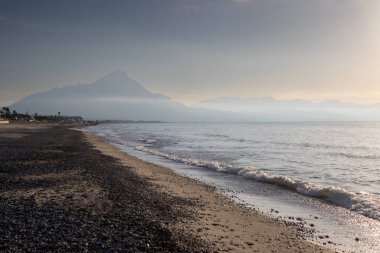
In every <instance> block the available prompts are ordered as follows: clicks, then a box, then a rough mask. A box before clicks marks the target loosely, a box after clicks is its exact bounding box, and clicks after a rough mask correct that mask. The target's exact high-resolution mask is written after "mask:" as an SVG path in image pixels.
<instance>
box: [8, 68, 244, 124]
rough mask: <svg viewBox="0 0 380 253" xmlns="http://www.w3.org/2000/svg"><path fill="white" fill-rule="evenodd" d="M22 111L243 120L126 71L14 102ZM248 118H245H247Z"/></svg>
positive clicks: (91, 116) (120, 117) (127, 117)
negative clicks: (149, 86) (185, 101)
mask: <svg viewBox="0 0 380 253" xmlns="http://www.w3.org/2000/svg"><path fill="white" fill-rule="evenodd" d="M10 108H11V109H12V110H16V111H19V112H26V111H28V112H29V113H35V112H36V113H38V114H41V115H56V114H57V113H58V112H61V114H62V115H79V116H82V117H84V118H87V119H109V120H116V119H118V120H148V121H151V120H157V121H195V122H197V121H203V122H204V121H242V120H243V118H241V117H240V116H239V115H238V114H235V113H223V112H218V111H213V110H208V109H199V108H188V107H186V106H184V105H182V104H180V103H177V102H175V101H173V100H171V99H170V98H168V97H166V96H164V95H161V94H154V93H151V92H149V91H148V90H146V89H145V88H144V87H143V86H142V85H141V84H139V83H138V82H137V81H135V80H133V79H131V78H129V77H128V75H127V74H126V73H124V72H122V71H115V72H112V73H110V74H108V75H106V76H105V77H102V78H101V79H99V80H97V81H95V82H93V83H89V84H77V85H70V86H65V87H62V88H54V89H51V90H48V91H46V92H41V93H36V94H32V95H30V96H27V97H25V98H23V99H21V100H20V101H18V102H16V103H14V104H12V105H10ZM243 121H244V120H243Z"/></svg>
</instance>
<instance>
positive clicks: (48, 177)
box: [0, 124, 330, 252]
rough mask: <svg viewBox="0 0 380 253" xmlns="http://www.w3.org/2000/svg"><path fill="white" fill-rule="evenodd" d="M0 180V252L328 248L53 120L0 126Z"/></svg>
mask: <svg viewBox="0 0 380 253" xmlns="http://www.w3.org/2000/svg"><path fill="white" fill-rule="evenodd" d="M0 185H1V188H0V217H1V219H0V251H2V252H27V251H28V252H73V251H80V252H104V251H107V252H330V250H329V249H326V248H323V247H320V246H318V245H315V244H313V243H311V242H308V241H307V240H306V239H305V238H304V234H302V233H299V232H296V230H295V229H294V227H292V226H287V225H285V224H284V223H281V222H279V221H277V220H274V219H272V218H269V217H266V216H264V215H262V214H260V213H258V212H256V211H254V210H250V209H247V208H245V207H243V206H240V205H238V204H236V203H234V202H232V201H231V200H229V199H227V198H226V197H224V196H223V195H222V194H220V193H219V192H218V191H217V190H216V189H215V188H213V187H211V186H208V185H206V184H204V183H201V182H198V181H196V180H193V179H189V178H186V177H182V176H179V175H177V174H175V173H174V172H172V171H171V170H170V169H167V168H164V167H160V166H157V165H154V164H150V163H147V162H144V161H142V160H139V159H137V158H135V157H132V156H129V155H127V154H126V153H124V152H121V151H120V150H118V149H117V148H115V147H114V146H112V145H110V144H108V143H106V142H105V141H104V140H103V139H102V138H100V137H97V136H95V135H94V134H92V133H88V132H81V131H77V130H72V129H68V128H67V127H63V126H57V125H41V124H36V125H34V124H32V125H12V126H10V125H9V126H8V125H7V126H5V127H2V126H0ZM301 232H302V229H301Z"/></svg>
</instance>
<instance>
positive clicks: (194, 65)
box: [0, 0, 380, 105]
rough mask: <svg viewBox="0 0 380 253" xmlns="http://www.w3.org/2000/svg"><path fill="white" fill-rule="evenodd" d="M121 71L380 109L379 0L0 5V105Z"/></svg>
mask: <svg viewBox="0 0 380 253" xmlns="http://www.w3.org/2000/svg"><path fill="white" fill-rule="evenodd" d="M115 70H122V71H125V72H127V73H128V75H129V76H130V77H132V78H134V79H136V80H138V81H139V82H140V83H141V84H142V85H143V86H144V87H145V88H147V89H148V90H150V91H153V92H158V93H161V94H165V95H167V96H169V97H171V98H173V99H175V100H176V101H179V102H182V103H184V104H187V105H194V104H196V103H197V102H199V101H202V100H204V99H208V98H215V97H227V96H233V97H274V98H277V99H296V98H297V99H305V100H310V101H322V100H326V99H337V100H341V101H345V102H355V103H362V104H372V103H380V1H378V0H318V1H316V0H137V1H132V0H129V1H126V0H125V1H122V0H64V1H62V0H34V1H30V0H0V104H1V105H4V104H10V103H12V102H14V101H16V100H18V99H20V98H22V97H24V96H26V95H29V94H31V93H35V92H38V91H44V90H48V89H50V88H54V87H62V86H65V85H69V84H76V83H90V82H93V81H95V80H96V79H98V78H100V77H102V76H104V75H106V74H107V73H109V72H112V71H115Z"/></svg>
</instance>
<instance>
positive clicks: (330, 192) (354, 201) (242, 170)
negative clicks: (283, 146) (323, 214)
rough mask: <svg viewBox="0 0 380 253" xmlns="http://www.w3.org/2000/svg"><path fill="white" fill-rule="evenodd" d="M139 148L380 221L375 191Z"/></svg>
mask: <svg viewBox="0 0 380 253" xmlns="http://www.w3.org/2000/svg"><path fill="white" fill-rule="evenodd" d="M136 150H138V151H142V152H146V153H150V154H153V155H156V156H160V157H163V158H166V159H169V160H172V161H176V162H180V163H183V164H188V165H192V166H197V167H202V168H207V169H211V170H214V171H218V172H223V173H230V174H235V175H238V176H241V177H244V178H247V179H251V180H254V181H257V182H262V183H268V184H273V185H277V186H280V187H283V188H286V189H288V190H291V191H294V192H297V193H299V194H301V195H305V196H308V197H314V198H318V199H322V200H325V201H327V202H329V203H332V204H334V205H338V206H341V207H344V208H347V209H349V210H352V211H356V212H358V213H360V214H362V215H364V216H367V217H370V218H373V219H377V220H380V208H379V207H380V203H379V201H377V200H376V199H375V198H372V194H369V193H364V192H362V193H354V192H349V191H347V190H345V189H342V188H340V187H336V186H331V185H321V184H316V183H310V182H306V181H302V180H298V179H293V178H290V177H287V176H283V175H278V174H274V173H271V172H268V171H263V170H260V169H257V168H253V167H235V166H232V165H229V164H227V163H222V162H217V161H207V160H197V159H191V158H187V157H182V156H178V155H175V154H169V153H165V152H162V151H160V150H157V149H152V148H148V147H145V146H138V147H136Z"/></svg>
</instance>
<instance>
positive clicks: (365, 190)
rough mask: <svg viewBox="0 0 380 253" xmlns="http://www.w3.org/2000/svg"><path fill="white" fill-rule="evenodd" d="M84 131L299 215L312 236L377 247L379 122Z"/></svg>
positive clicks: (263, 207)
mask: <svg viewBox="0 0 380 253" xmlns="http://www.w3.org/2000/svg"><path fill="white" fill-rule="evenodd" d="M87 130H89V131H92V132H96V133H97V134H98V135H100V136H103V137H105V138H106V140H107V141H109V142H110V143H111V144H113V145H115V146H117V147H119V148H120V149H122V150H124V151H125V152H127V153H129V154H131V155H134V156H137V157H139V158H141V159H143V160H146V161H150V162H153V163H156V164H159V165H164V166H166V167H169V168H171V169H173V170H174V171H175V172H177V173H180V174H183V175H185V176H189V177H192V178H197V179H200V180H202V181H204V182H206V183H209V184H212V185H215V186H217V187H219V188H220V189H222V190H223V192H224V193H225V194H226V195H228V196H229V197H231V198H233V199H234V200H236V201H238V202H240V203H244V204H245V205H247V206H250V207H253V208H255V209H257V210H259V211H262V212H264V213H265V214H268V215H271V216H274V217H277V218H281V219H288V218H289V216H290V217H299V218H301V219H302V220H303V221H306V224H305V226H310V227H312V228H313V229H315V230H316V233H315V235H314V237H313V238H309V239H311V240H314V241H315V242H316V243H319V244H325V245H327V246H329V247H332V248H334V249H337V250H342V251H346V252H380V123H364V122H359V123H349V122H344V123H341V122H340V123H333V122H329V123H325V122H323V123H315V122H313V123H228V124H227V123H129V124H105V125H98V126H92V127H88V128H87ZM274 210H275V212H274ZM326 235H327V236H326Z"/></svg>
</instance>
